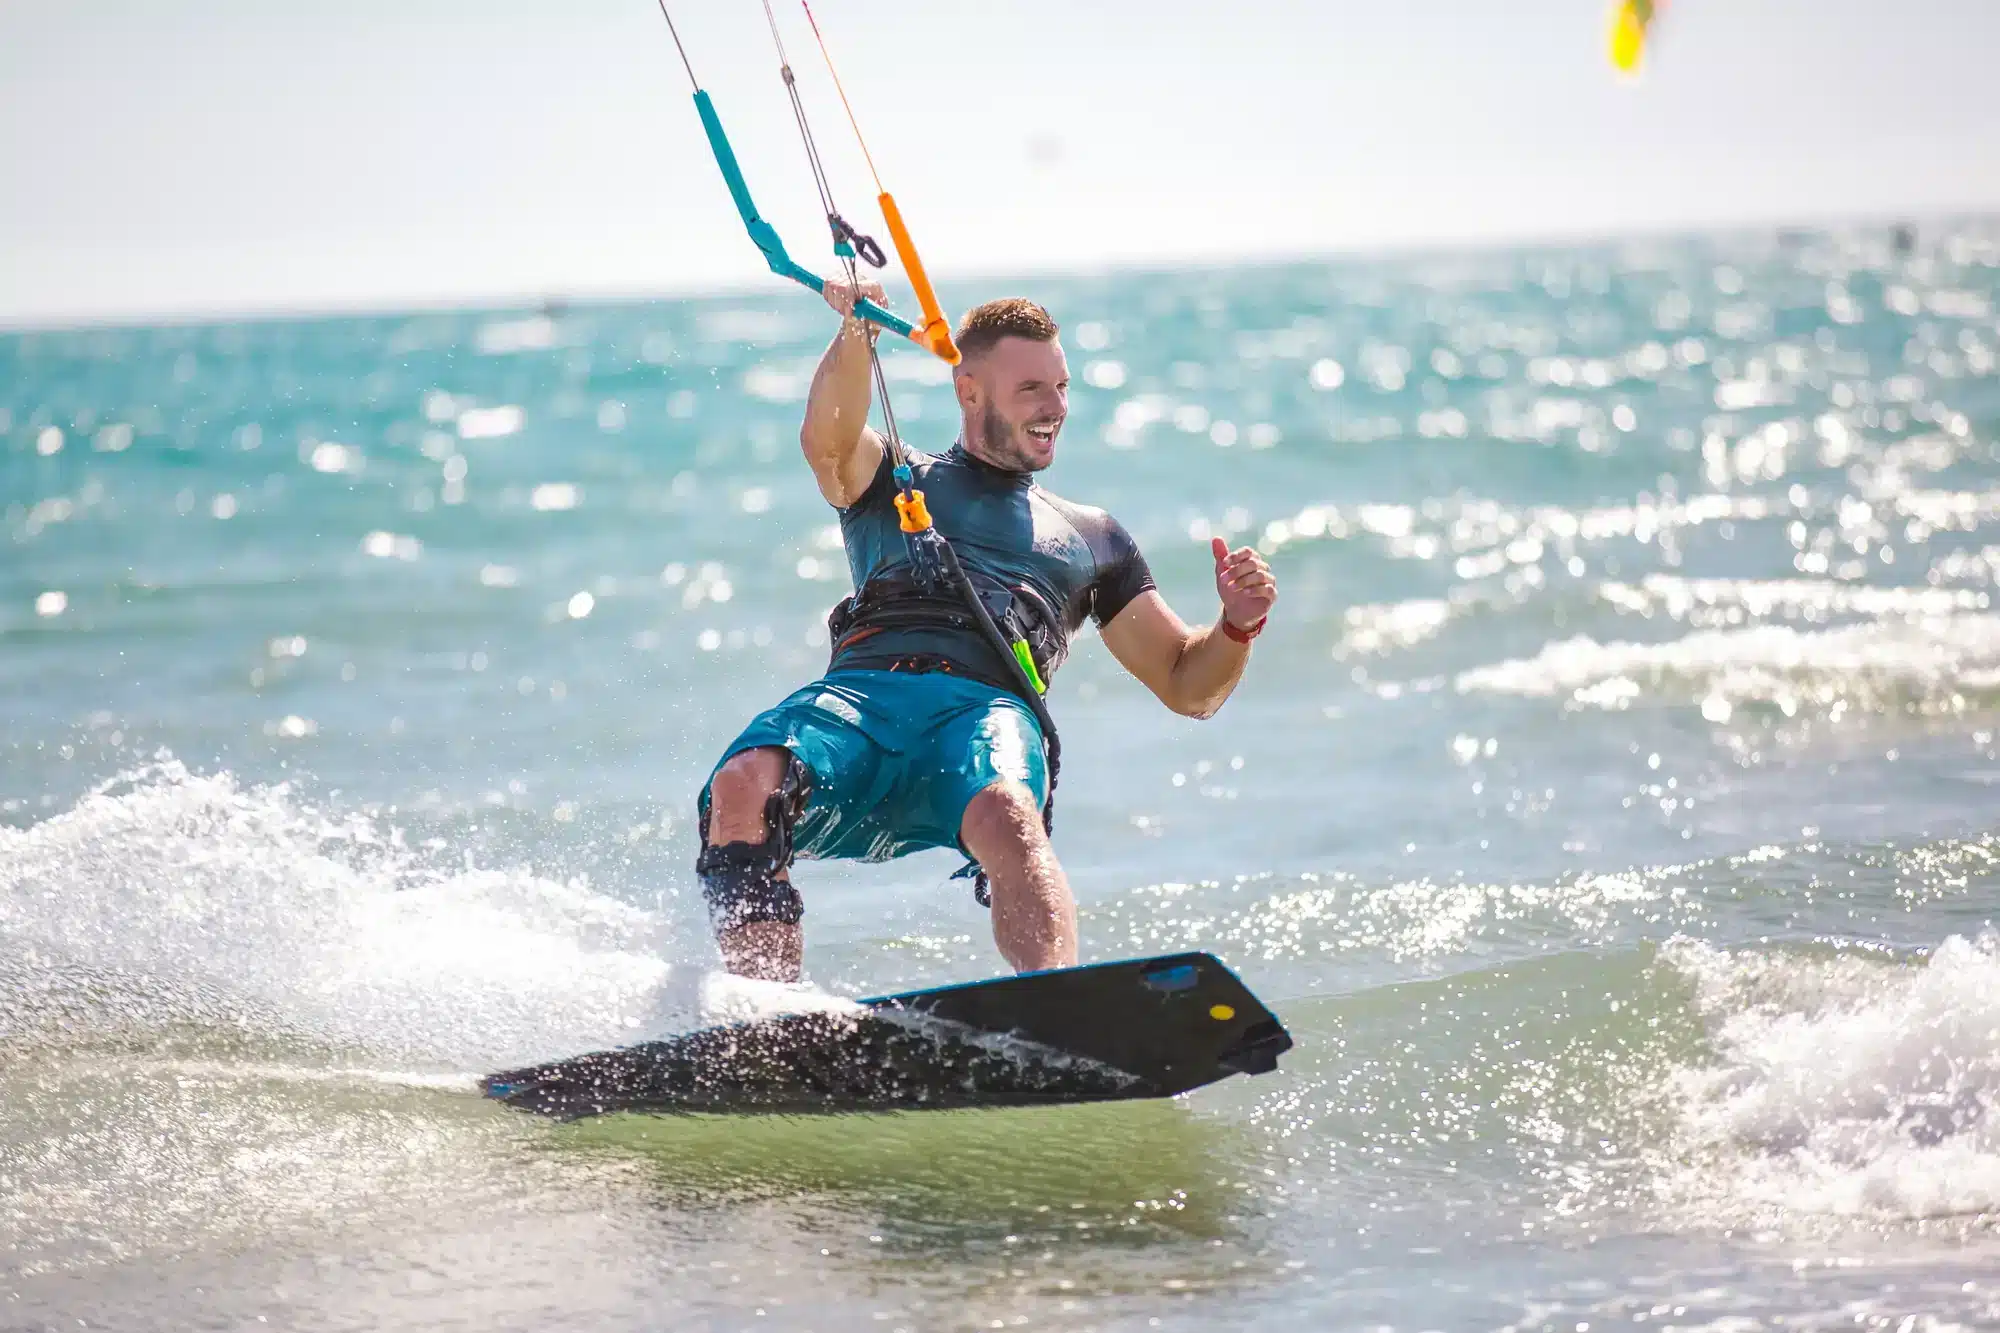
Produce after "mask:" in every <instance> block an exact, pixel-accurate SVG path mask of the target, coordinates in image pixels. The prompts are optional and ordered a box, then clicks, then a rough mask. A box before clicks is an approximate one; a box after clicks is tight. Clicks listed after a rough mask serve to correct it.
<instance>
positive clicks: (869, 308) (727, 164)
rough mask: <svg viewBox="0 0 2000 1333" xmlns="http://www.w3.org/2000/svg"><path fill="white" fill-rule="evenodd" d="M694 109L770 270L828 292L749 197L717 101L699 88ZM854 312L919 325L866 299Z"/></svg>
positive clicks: (908, 334) (886, 324)
mask: <svg viewBox="0 0 2000 1333" xmlns="http://www.w3.org/2000/svg"><path fill="white" fill-rule="evenodd" d="M694 109H695V112H696V113H697V114H698V115H700V117H701V127H702V129H703V130H705V131H706V132H707V134H708V146H709V148H710V149H712V150H713V151H714V153H715V165H716V166H718V167H720V168H721V169H722V180H723V183H724V184H726V185H727V186H728V187H729V197H730V198H731V199H734V200H735V201H736V211H737V213H739V214H740V215H741V216H742V218H743V226H744V228H745V230H747V231H748V232H749V233H750V241H751V244H753V245H755V246H756V247H757V248H758V250H760V251H762V252H763V255H764V262H765V263H766V264H768V265H770V268H771V272H773V273H775V274H777V275H778V276H779V277H781V278H790V279H791V280H792V281H793V282H796V283H798V284H799V285H800V286H802V287H810V288H812V290H814V291H816V292H822V293H823V292H825V290H826V279H824V278H822V277H820V276H819V275H818V274H816V273H814V272H813V271H812V270H811V269H808V268H804V267H801V266H800V265H799V264H797V263H794V262H793V260H792V257H791V256H790V255H789V254H787V253H785V243H784V242H783V241H781V240H779V239H778V229H777V228H775V227H773V226H772V225H771V224H770V223H768V222H766V221H764V219H763V218H762V217H760V216H758V214H757V205H756V203H755V202H754V201H752V200H751V198H750V186H749V183H748V182H746V181H745V180H744V179H743V168H742V167H741V166H739V165H737V162H736V150H735V149H733V148H731V147H730V146H729V136H728V135H727V134H725V133H723V131H722V120H721V118H720V117H719V116H717V115H716V114H715V103H713V102H712V101H710V100H709V97H708V94H707V93H706V92H704V91H703V90H701V89H699V88H697V89H696V90H695V94H694ZM854 313H855V314H856V315H859V316H860V317H861V318H862V319H865V320H867V321H868V322H869V323H871V324H879V325H881V326H882V327H883V328H885V329H887V330H889V331H890V332H891V333H896V334H901V335H902V336H903V337H905V338H914V337H915V336H916V332H917V327H916V325H914V324H912V323H910V321H909V320H907V319H903V318H902V317H900V316H898V315H892V314H890V313H889V312H888V311H887V310H884V309H883V308H882V307H881V306H879V305H876V304H875V303H874V302H873V301H870V300H868V299H866V298H863V299H862V300H860V301H857V302H856V303H855V306H854Z"/></svg>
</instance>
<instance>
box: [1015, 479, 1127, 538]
mask: <svg viewBox="0 0 2000 1333" xmlns="http://www.w3.org/2000/svg"><path fill="white" fill-rule="evenodd" d="M1029 494H1030V495H1032V496H1034V498H1035V499H1037V500H1039V501H1041V502H1042V503H1043V504H1046V505H1047V506H1048V507H1049V508H1051V509H1053V510H1055V511H1056V513H1058V514H1060V515H1062V516H1063V517H1064V518H1065V519H1067V520H1068V521H1069V523H1070V525H1071V526H1072V527H1074V528H1075V529H1076V530H1077V531H1078V532H1081V533H1083V534H1084V535H1086V536H1088V535H1090V534H1091V533H1094V532H1108V531H1113V530H1116V531H1119V532H1123V531H1124V529H1123V527H1122V526H1121V525H1120V524H1119V522H1118V520H1117V519H1115V518H1113V517H1111V513H1110V511H1109V510H1106V509H1102V508H1100V507H1099V506H1097V505H1087V504H1082V503H1079V502H1078V501H1075V500H1066V499H1064V498H1063V497H1062V496H1060V495H1057V494H1056V493H1055V492H1054V491H1052V490H1050V489H1049V488H1048V487H1046V486H1044V485H1042V483H1041V482H1039V481H1037V482H1036V483H1035V485H1034V489H1033V490H1031V491H1030V492H1029Z"/></svg>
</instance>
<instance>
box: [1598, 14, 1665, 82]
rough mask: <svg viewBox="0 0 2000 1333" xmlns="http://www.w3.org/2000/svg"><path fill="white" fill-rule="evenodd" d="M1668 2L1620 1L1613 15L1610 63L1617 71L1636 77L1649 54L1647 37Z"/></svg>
mask: <svg viewBox="0 0 2000 1333" xmlns="http://www.w3.org/2000/svg"><path fill="white" fill-rule="evenodd" d="M1664 8H1666V0H1618V8H1617V9H1616V10H1615V11H1613V13H1612V15H1611V63H1612V64H1614V65H1616V66H1617V67H1618V72H1619V73H1621V74H1626V75H1636V74H1637V73H1638V72H1639V63H1640V61H1641V60H1642V59H1644V57H1645V54H1646V37H1647V34H1648V33H1649V31H1650V30H1651V29H1652V26H1653V20H1654V18H1656V17H1657V16H1658V14H1659V11H1660V10H1662V9H1664Z"/></svg>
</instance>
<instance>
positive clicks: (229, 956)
mask: <svg viewBox="0 0 2000 1333" xmlns="http://www.w3.org/2000/svg"><path fill="white" fill-rule="evenodd" d="M673 945H674V941H673V940H672V939H671V938H670V936H669V932H668V931H667V930H666V929H665V923H664V921H663V920H662V919H661V918H660V917H659V916H658V915H656V914H654V913H651V912H647V911H643V910H641V909H639V908H636V907H633V906H630V905H628V904H625V903H622V902H619V901H617V900H615V899H613V898H610V897H607V896H605V895H604V894H602V893H599V892H597V891H595V890H593V889H591V888H590V887H589V886H588V885H587V884H584V883H582V882H567V883H565V882H560V881H556V880H552V879H548V878H545V877H542V876H539V875H536V874H533V873H530V872H528V871H526V870H518V869H517V870H483V869H477V868H459V869H452V870H440V869H436V868H432V867H429V866H426V865H425V864H424V863H422V861H421V860H420V859H419V858H418V857H416V856H414V855H412V854H411V853H410V852H408V851H407V850H406V849H404V847H403V846H402V839H401V837H400V835H399V834H398V833H397V831H396V830H394V829H392V828H386V827H384V826H383V825H381V824H379V823H378V822H376V821H372V820H368V819H363V818H359V817H350V818H339V817H334V816H330V815H327V814H323V813H321V812H319V811H317V810H315V809H313V808H312V807H310V806H309V805H307V804H305V803H303V802H301V801H300V800H299V799H298V798H297V797H296V796H295V795H294V794H293V793H291V792H289V791H288V790H287V789H286V788H284V787H270V788H254V787H252V788H246V787H243V786H240V785H239V784H238V783H236V782H235V781H234V780H232V779H231V778H230V777H228V776H227V775H222V776H198V775H194V774H190V773H188V772H187V771H186V770H185V769H183V768H182V767H181V766H180V765H178V764H175V763H172V762H168V763H165V764H162V765H160V766H158V767H156V768H154V769H151V770H149V771H147V772H145V773H142V774H137V775H132V776H130V777H128V778H126V779H123V780H121V781H119V782H116V783H114V784H110V785H107V786H106V787H104V788H102V789H100V790H98V791H97V792H95V793H93V794H91V795H90V796H88V797H86V798H85V799H84V800H83V801H81V802H80V803H79V804H78V805H77V806H76V807H75V808H74V809H72V810H70V811H68V812H66V813H64V814H61V815H58V816H56V817H55V818H52V819H49V820H47V821H45V822H42V823H39V824H36V825H34V826H32V827H30V828H26V829H0V953H4V956H5V960H6V961H5V966H6V969H7V971H8V973H9V974H10V977H9V980H10V983H11V984H10V986H9V987H8V990H9V993H10V996H11V998H10V999H8V1000H7V1001H6V1002H4V1003H0V1038H5V1037H7V1036H9V1035H10V1033H11V1034H12V1035H15V1036H17V1037H18V1036H20V1035H21V1034H22V1033H24V1032H31V1031H32V1030H33V1029H34V1028H35V1027H36V1026H37V1018H36V1012H35V1007H36V1006H37V1005H38V1004H39V1005H44V1006H47V1005H60V1007H61V1008H62V1010H63V1013H64V1015H65V1021H66V1022H67V1023H68V1024H69V1025H70V1026H69V1029H68V1030H70V1031H72V1032H73V1033H74V1032H75V1031H76V1030H77V1028H78V1026H79V1021H80V1025H81V1028H82V1030H83V1031H84V1032H86V1033H87V1032H88V1030H89V1029H90V1027H91V1025H92V1024H97V1025H101V1026H106V1027H115V1028H117V1029H119V1030H121V1031H122V1030H129V1029H131V1028H132V1027H134V1026H137V1027H139V1028H142V1029H144V1028H157V1027H162V1026H167V1025H177V1024H185V1023H189V1022H192V1023H196V1024H198V1025H212V1024H216V1023H221V1024H225V1025H228V1026H232V1027H235V1028H239V1029H244V1030H248V1031H250V1032H253V1033H259V1034H264V1035H271V1036H277V1037H282V1038H296V1039H303V1040H306V1041H309V1042H314V1043H321V1044H328V1045H333V1046H337V1047H341V1048H348V1049H354V1050H357V1051H361V1052H366V1053H368V1054H369V1055H371V1056H387V1057H391V1058H393V1059H395V1060H397V1061H407V1062H410V1063H411V1064H413V1065H428V1066H432V1067H442V1068H447V1069H453V1070H477V1069H483V1068H491V1067H495V1066H498V1065H502V1064H507V1063H520V1062H525V1061H528V1060H532V1059H537V1058H544V1057H549V1056H555V1055H564V1054H570V1053H573V1052H576V1051H580V1050H585V1049H591V1048H596V1047H603V1046H610V1045H618V1044H623V1043H627V1042H631V1041H635V1040H642V1039H644V1038H647V1037H650V1036H656V1035H661V1034H663V1033H665V1032H670V1031H675V1030H679V1029H681V1028H685V1027H687V1026H691V1025H692V1024H693V1023H695V1022H698V1021H700V1020H701V1019H702V1018H703V1017H705V1016H706V1014H707V1012H708V1011H709V1010H711V1009H713V1010H718V1011H727V1012H731V1013H734V1012H737V1011H745V1012H748V1011H750V1010H754V1009H756V1008H757V1007H758V1002H755V1001H752V1000H748V999H744V998H743V997H740V996H739V997H737V998H736V999H735V1000H716V999H713V998H712V997H709V996H707V995H705V994H704V987H703V980H702V976H701V973H700V971H699V970H698V969H695V968H687V967H681V968H675V967H671V966H669V964H668V963H666V962H665V961H662V955H663V953H671V950H672V948H673ZM16 973H18V974H20V975H18V976H17V975H12V974H16ZM772 1002H773V1001H772V1000H771V998H770V997H765V999H764V1000H763V1001H762V1003H764V1004H765V1005H766V1006H768V1005H769V1004H771V1003H772ZM791 1002H792V1003H797V1001H796V999H794V1000H793V1001H791ZM746 1006H747V1008H746ZM79 1016H80V1018H79Z"/></svg>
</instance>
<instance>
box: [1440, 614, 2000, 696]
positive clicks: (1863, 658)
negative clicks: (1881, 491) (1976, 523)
mask: <svg viewBox="0 0 2000 1333" xmlns="http://www.w3.org/2000/svg"><path fill="white" fill-rule="evenodd" d="M1454 683H1455V685H1456V688H1457V689H1458V691H1459V692H1460V693H1462V694H1473V693H1485V694H1517V695H1527V696H1531V697H1541V698H1554V697H1563V696H1567V698H1568V701H1569V702H1570V704H1571V705H1572V706H1575V707H1603V708H1623V707H1627V706H1629V705H1630V704H1632V703H1633V702H1635V701H1637V700H1639V699H1641V698H1646V697H1649V696H1653V697H1662V698H1664V699H1665V700H1666V701H1668V702H1691V701H1701V702H1703V704H1704V706H1705V709H1707V710H1708V711H1712V712H1718V713H1719V714H1720V716H1721V717H1724V718H1726V717H1727V716H1728V714H1729V711H1730V710H1733V709H1734V708H1736V707H1740V706H1742V705H1744V704H1765V705H1770V706H1773V707H1776V708H1778V709H1779V710H1780V711H1782V712H1784V713H1785V714H1787V715H1788V716H1789V715H1791V714H1794V713H1796V712H1798V711H1799V710H1801V709H1803V708H1828V709H1839V710H1845V709H1846V708H1850V707H1859V708H1864V709H1881V710H1893V709H1896V708H1901V707H1904V706H1914V707H1918V708H1920V709H1923V710H1925V711H1950V710H1954V709H1958V708H1963V707H1964V706H1966V702H1967V696H1968V695H1974V694H1982V693H1986V692H1990V691H1993V690H1995V689H1996V688H2000V616H1996V615H1991V614H1961V615H1925V614H1913V615H1911V616H1909V617H1907V618H1903V619H1893V620H1880V621H1873V622H1867V623H1862V624H1857V625H1846V626H1842V627H1839V628H1836V629H1826V630H1817V631H1802V630H1796V629H1793V628H1792V627H1790V626H1788V625H1759V626H1755V627H1751V628H1746V629H1728V630H1720V629H1718V630H1700V631H1697V632H1695V633H1692V634H1688V635H1686V636H1684V637H1682V638H1679V639H1673V640H1670V641H1668V642H1665V643H1625V642H1613V643H1600V642H1598V641H1597V640H1595V639H1591V638H1589V637H1586V636H1582V635H1579V636H1577V637H1575V638H1571V639H1564V640H1561V641H1559V642H1555V643H1550V644H1548V645H1546V646H1544V647H1543V649H1542V650H1541V651H1540V652H1539V653H1537V654H1535V655H1534V656H1533V657H1529V658H1517V659H1513V660H1509V661H1505V662H1497V663H1494V664H1492V665H1489V666H1482V667H1475V668H1474V669H1472V670H1470V671H1465V672H1462V673H1460V674H1459V675H1458V677H1457V678H1456V680H1455V682H1454ZM1711 700H1712V701H1714V703H1712V704H1711V703H1710V701H1711Z"/></svg>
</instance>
